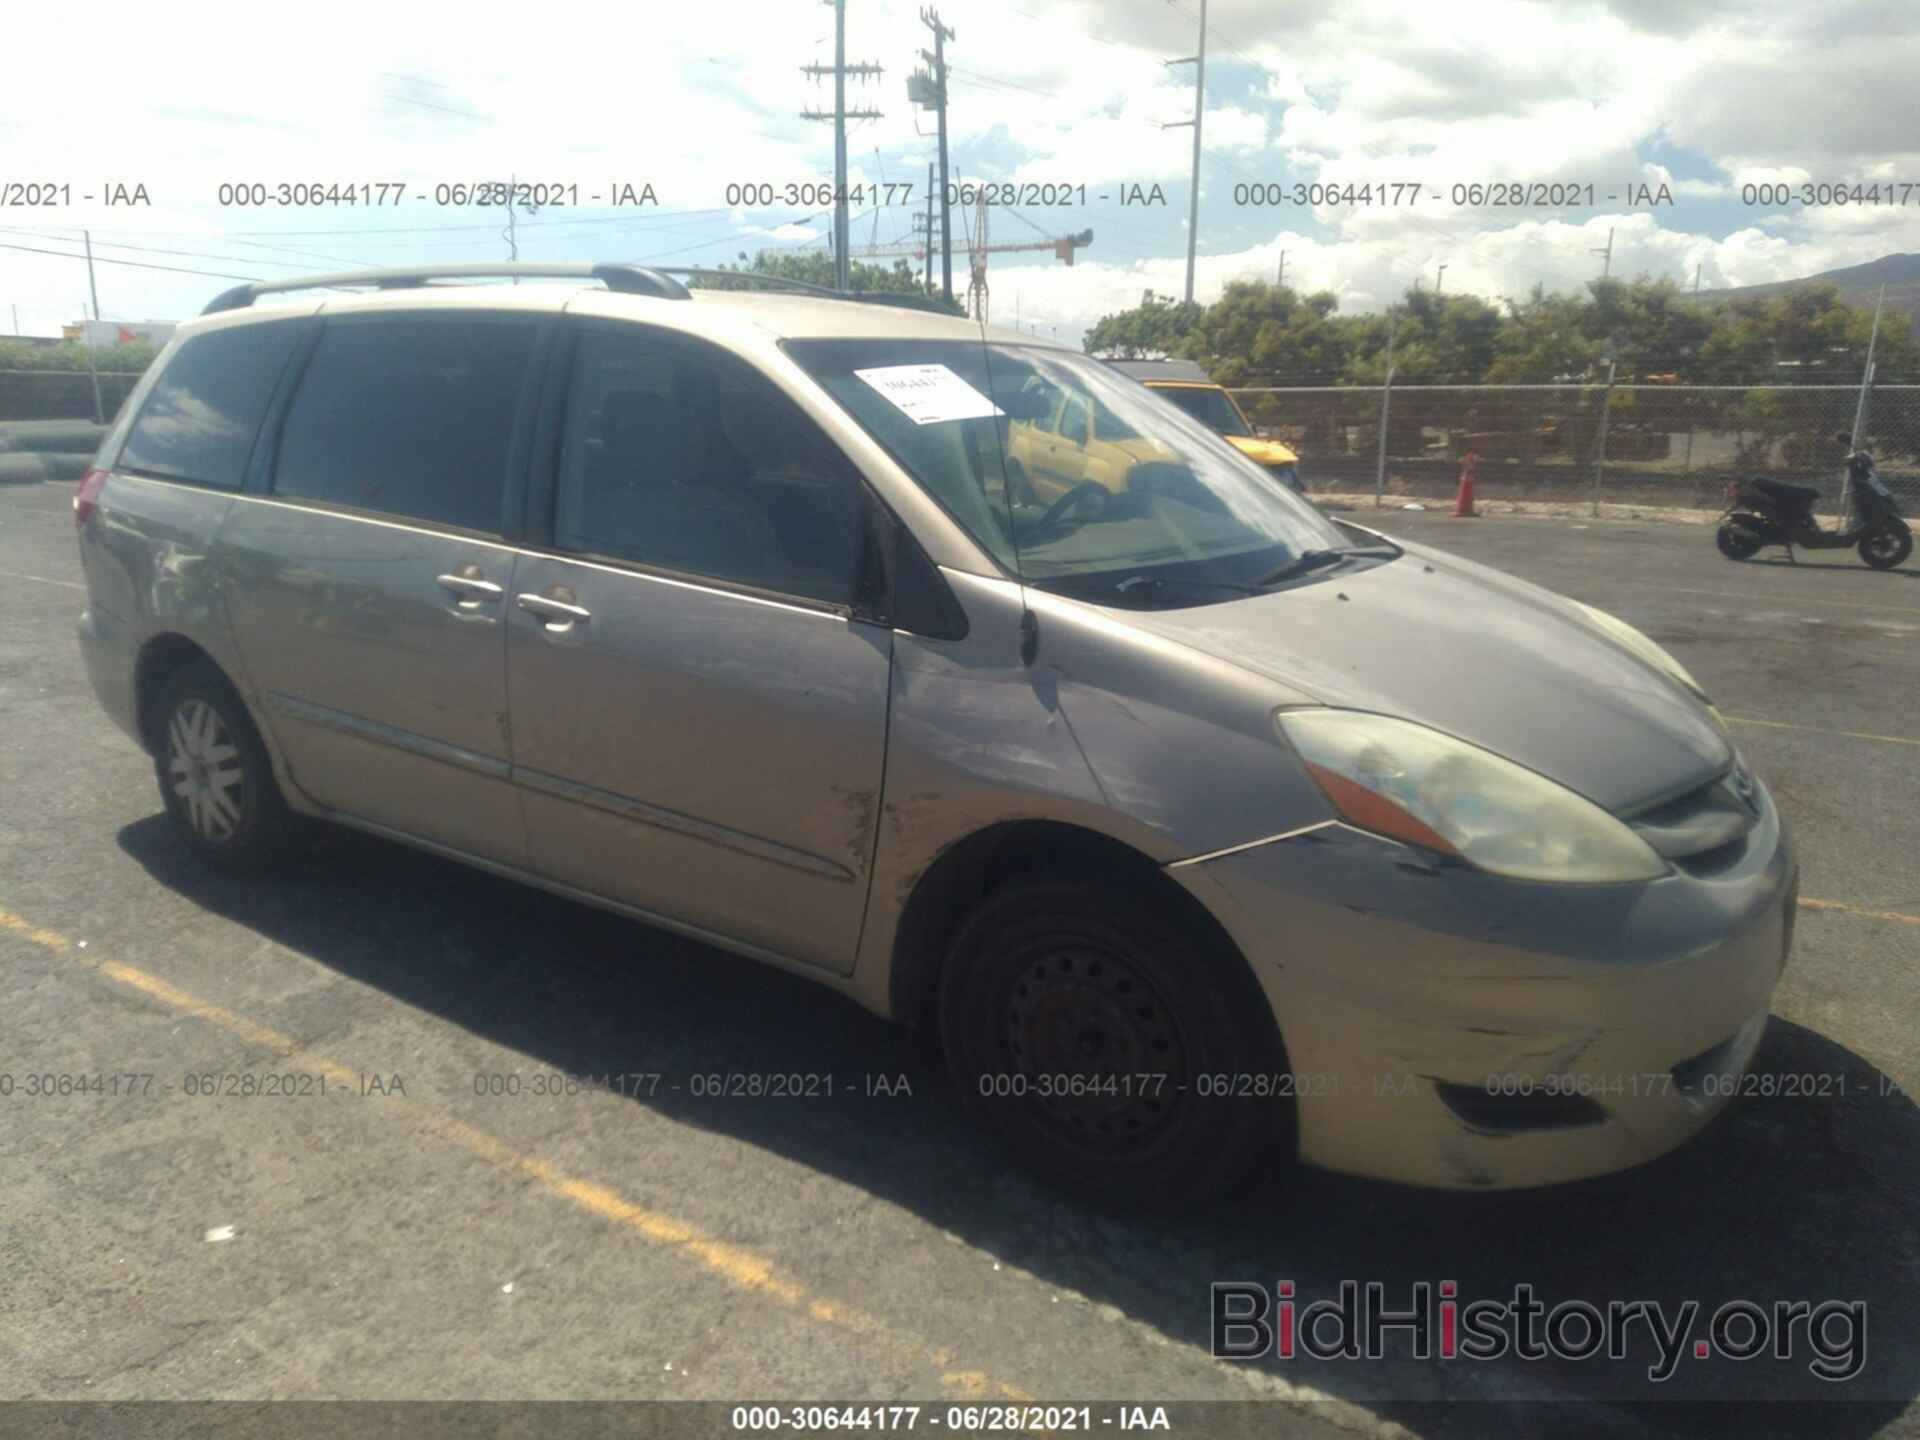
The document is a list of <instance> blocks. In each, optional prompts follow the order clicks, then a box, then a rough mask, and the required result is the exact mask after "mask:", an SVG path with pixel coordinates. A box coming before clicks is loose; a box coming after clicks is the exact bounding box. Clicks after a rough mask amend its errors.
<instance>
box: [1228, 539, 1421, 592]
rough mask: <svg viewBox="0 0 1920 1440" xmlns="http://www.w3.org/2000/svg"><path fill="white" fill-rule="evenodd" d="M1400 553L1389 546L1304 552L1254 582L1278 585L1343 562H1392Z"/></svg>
mask: <svg viewBox="0 0 1920 1440" xmlns="http://www.w3.org/2000/svg"><path fill="white" fill-rule="evenodd" d="M1400 553H1401V551H1400V549H1399V547H1397V546H1389V545H1339V546H1335V547H1334V548H1332V549H1330V550H1302V551H1301V552H1300V553H1299V554H1298V555H1296V556H1294V557H1293V558H1292V559H1291V560H1289V561H1287V563H1286V564H1284V565H1282V566H1281V567H1280V568H1279V569H1278V570H1275V571H1274V572H1273V573H1272V574H1270V575H1263V576H1261V577H1260V579H1258V580H1256V581H1254V584H1255V585H1258V586H1267V585H1278V584H1279V583H1280V582H1281V581H1282V580H1291V579H1292V578H1293V577H1294V576H1296V575H1305V574H1306V573H1307V572H1308V571H1309V570H1324V569H1325V568H1326V567H1327V566H1329V565H1338V564H1339V563H1340V562H1341V561H1342V560H1352V559H1369V558H1377V559H1381V560H1391V559H1393V557H1394V556H1396V555H1398V554H1400Z"/></svg>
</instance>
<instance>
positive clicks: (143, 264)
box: [0, 241, 265, 280]
mask: <svg viewBox="0 0 1920 1440" xmlns="http://www.w3.org/2000/svg"><path fill="white" fill-rule="evenodd" d="M0 250H24V251H25V252H26V253H27V254H29V255H58V256H59V257H60V258H61V259H63V260H84V259H86V258H87V257H86V256H85V255H80V254H76V253H75V252H73V251H71V250H43V249H41V248H40V247H39V246H37V245H9V244H7V243H5V242H4V241H0ZM94 264H96V265H124V266H127V267H128V268H130V269H134V270H170V271H172V272H173V273H174V274H176V275H210V276H212V277H213V278H214V279H216V280H261V279H264V278H265V277H264V276H260V275H230V274H227V273H226V272H224V271H221V270H189V269H187V268H186V267H185V266H182V265H155V264H152V263H150V262H149V261H145V260H109V259H108V258H107V257H106V256H104V255H96V256H95V257H94Z"/></svg>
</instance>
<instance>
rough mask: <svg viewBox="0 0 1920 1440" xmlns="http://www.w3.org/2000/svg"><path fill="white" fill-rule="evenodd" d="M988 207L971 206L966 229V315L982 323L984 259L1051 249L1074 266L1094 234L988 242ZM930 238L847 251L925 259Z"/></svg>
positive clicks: (863, 256)
mask: <svg viewBox="0 0 1920 1440" xmlns="http://www.w3.org/2000/svg"><path fill="white" fill-rule="evenodd" d="M987 215H988V207H987V202H986V201H985V200H982V201H980V202H979V203H978V204H977V205H976V206H975V207H974V218H973V224H972V226H970V227H969V230H968V233H967V236H966V241H967V256H968V265H967V269H968V272H969V273H968V278H967V314H969V315H970V316H972V317H973V318H974V319H975V320H978V321H980V322H981V323H983V324H984V323H985V322H986V319H987V256H989V255H1006V254H1011V253H1012V252H1014V251H1019V250H1029V251H1031V250H1051V251H1052V252H1053V255H1054V258H1055V259H1056V260H1064V261H1065V262H1066V263H1067V264H1069V265H1071V264H1073V256H1074V252H1075V251H1077V250H1079V249H1081V248H1083V247H1084V246H1087V245H1091V244H1092V243H1093V231H1092V230H1081V231H1079V232H1077V233H1075V234H1071V235H1052V236H1045V237H1043V238H1040V239H1036V240H1007V241H1001V242H999V243H998V244H994V243H990V242H989V240H988V238H987V231H988V224H987ZM930 242H931V237H930V236H929V235H928V234H926V233H925V232H922V231H916V238H915V239H912V240H903V241H898V242H896V243H894V244H891V245H863V246H861V247H859V248H857V249H854V250H850V251H849V252H848V253H849V254H850V255H856V256H859V257H860V258H861V259H865V260H880V259H892V258H895V257H898V258H901V259H915V260H924V259H925V258H926V255H927V246H928V244H929V243H930Z"/></svg>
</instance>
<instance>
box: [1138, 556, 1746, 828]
mask: <svg viewBox="0 0 1920 1440" xmlns="http://www.w3.org/2000/svg"><path fill="white" fill-rule="evenodd" d="M1395 543H1397V544H1402V545H1403V546H1404V548H1405V550H1406V553H1405V554H1404V555H1402V556H1401V557H1400V558H1399V559H1397V560H1391V561H1388V562H1386V563H1384V564H1372V565H1367V566H1365V568H1360V567H1341V568H1339V569H1336V570H1333V571H1331V572H1328V573H1325V574H1323V575H1316V576H1314V577H1313V578H1312V579H1310V580H1307V581H1305V582H1302V583H1299V584H1295V585H1293V586H1291V587H1289V588H1286V589H1282V590H1278V591H1275V592H1274V593H1272V594H1270V595H1258V596H1249V597H1248V598H1246V599H1243V600H1230V601H1227V602H1225V603H1222V604H1218V605H1207V606H1201V607H1197V608H1194V609H1185V610H1155V611H1129V612H1127V615H1126V618H1127V620H1128V621H1129V622H1130V623H1132V624H1134V625H1136V626H1138V627H1140V628H1141V629H1144V630H1148V631H1151V632H1153V633H1154V634H1156V635H1160V636H1163V637H1165V638H1166V639H1170V640H1176V641H1179V642H1180V643H1182V644H1186V645H1190V646H1192V647H1194V648H1195V649H1197V650H1201V651H1204V652H1206V653H1207V654H1210V655H1212V656H1214V657H1216V658H1218V659H1221V660H1226V661H1228V662H1230V663H1233V664H1236V665H1239V666H1241V667H1242V668H1244V669H1246V670H1249V671H1252V672H1254V673H1256V674H1260V675H1264V676H1266V677H1268V678H1269V679H1273V680H1277V681H1280V682H1281V683H1283V684H1286V685H1288V686H1291V687H1293V688H1295V689H1298V690H1302V691H1305V692H1307V693H1309V694H1311V695H1313V696H1314V697H1315V698H1316V699H1318V700H1320V701H1323V702H1324V703H1326V704H1328V705H1336V706H1342V707H1345V708H1349V709H1356V710H1371V711H1375V712H1378V713H1380V714H1384V715H1396V716H1399V717H1401V718H1403V719H1407V720H1412V721H1415V722H1417V723H1419V724H1422V725H1428V726H1431V727H1432V728H1434V729H1436V730H1443V731H1445V732H1447V733H1448V734H1450V735H1455V736H1458V737H1459V738H1460V739H1462V740H1466V741H1469V742H1471V743H1472V744H1475V745H1478V746H1480V747H1481V748H1482V749H1486V750H1491V751H1493V752H1494V753H1496V754H1499V755H1504V756H1505V757H1506V758H1507V759H1509V760H1512V761H1514V762H1516V763H1518V764H1521V765H1525V766H1526V767H1528V768H1529V769H1531V770H1537V771H1539V772H1540V773H1541V774H1543V775H1546V776H1548V777H1549V778H1551V779H1554V780H1557V781H1559V782H1560V783H1561V784H1562V785H1565V786H1567V787H1568V788H1569V789H1571V790H1574V791H1576V792H1578V793H1579V794H1581V795H1584V796H1586V797H1587V798H1588V799H1589V800H1592V801H1594V802H1595V803H1596V804H1598V805H1600V806H1602V807H1603V808H1605V809H1607V810H1611V811H1613V812H1615V813H1622V812H1626V811H1631V810H1633V809H1636V808H1638V807H1640V806H1643V805H1646V804H1649V803H1651V802H1653V801H1656V800H1661V799H1666V798H1670V797H1672V796H1675V795H1678V794H1681V793H1684V792H1685V791H1687V790H1690V789H1693V788H1695V787H1696V786H1699V785H1702V784H1705V783H1706V782H1707V781H1708V780H1710V779H1712V778H1713V777H1714V776H1716V775H1718V774H1720V773H1721V772H1722V771H1724V770H1725V769H1726V768H1727V766H1728V765H1729V764H1730V763H1732V759H1733V748H1732V745H1731V743H1730V742H1729V741H1728V739H1727V738H1726V736H1725V734H1724V733H1723V732H1722V730H1721V729H1720V727H1719V725H1718V724H1717V723H1716V722H1715V721H1714V719H1713V717H1712V715H1711V714H1710V713H1709V712H1708V710H1707V708H1706V707H1705V706H1704V705H1703V704H1701V702H1700V701H1699V700H1698V699H1696V698H1695V697H1694V696H1693V695H1692V694H1691V693H1690V692H1689V691H1688V690H1686V689H1685V688H1684V687H1683V686H1682V685H1681V684H1680V683H1679V682H1678V681H1676V680H1674V679H1672V678H1670V677H1669V676H1668V675H1667V674H1666V673H1665V672H1664V671H1662V670H1660V669H1658V668H1656V667H1654V666H1652V665H1649V664H1647V663H1646V662H1645V661H1643V660H1641V659H1640V658H1639V657H1638V656H1636V655H1634V654H1632V653H1631V652H1629V651H1627V650H1625V649H1623V648H1622V647H1621V646H1620V645H1618V644H1616V643H1615V642H1614V641H1612V640H1611V639H1609V638H1608V637H1607V636H1606V635H1605V634H1604V633H1603V632H1602V631H1600V630H1599V629H1598V628H1597V627H1595V626H1594V625H1593V624H1592V623H1591V622H1589V621H1588V620H1586V619H1585V618H1584V616H1583V615H1582V614H1581V612H1580V610H1579V608H1578V607H1577V606H1575V605H1574V603H1573V602H1572V601H1570V600H1565V599H1562V598H1561V597H1560V596H1557V595H1554V594H1553V593H1552V592H1550V591H1547V590H1543V589H1541V588H1540V587H1539V586H1537V585H1531V584H1528V583H1527V582H1526V581H1524V580H1517V579H1515V578H1514V577H1512V576H1510V575H1503V574H1501V573H1500V572H1499V571H1496V570H1491V569H1488V568H1487V567H1486V566H1483V565H1476V564H1474V563H1473V562H1471V561H1465V560H1460V559H1457V558H1455V557H1453V556H1449V555H1443V554H1441V553H1440V552H1438V551H1433V550H1428V549H1426V548H1425V547H1423V546H1414V545H1405V542H1395Z"/></svg>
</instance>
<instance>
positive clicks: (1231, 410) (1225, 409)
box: [1149, 385, 1253, 437]
mask: <svg viewBox="0 0 1920 1440" xmlns="http://www.w3.org/2000/svg"><path fill="white" fill-rule="evenodd" d="M1149 388H1151V389H1152V391H1153V393H1154V394H1156V395H1158V396H1159V397H1160V398H1161V399H1162V400H1171V401H1172V402H1173V403H1174V404H1176V405H1178V406H1179V407H1180V408H1181V409H1182V410H1184V411H1186V412H1187V414H1189V415H1191V416H1193V418H1194V419H1196V420H1198V421H1199V422H1200V423H1201V424H1202V425H1204V426H1206V427H1207V428H1208V429H1209V430H1212V431H1213V432H1215V433H1216V434H1219V435H1243V436H1249V437H1250V436H1251V435H1252V434H1253V431H1252V430H1250V429H1248V428H1247V422H1246V418H1245V417H1244V416H1242V415H1241V413H1240V410H1239V407H1238V406H1236V405H1235V404H1234V403H1233V401H1232V400H1230V399H1228V398H1227V392H1226V391H1224V390H1215V389H1211V388H1208V387H1207V386H1203V385H1166V386H1161V385H1154V386H1151V387H1149Z"/></svg>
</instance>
